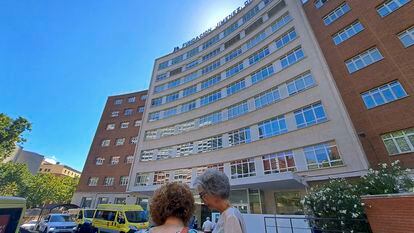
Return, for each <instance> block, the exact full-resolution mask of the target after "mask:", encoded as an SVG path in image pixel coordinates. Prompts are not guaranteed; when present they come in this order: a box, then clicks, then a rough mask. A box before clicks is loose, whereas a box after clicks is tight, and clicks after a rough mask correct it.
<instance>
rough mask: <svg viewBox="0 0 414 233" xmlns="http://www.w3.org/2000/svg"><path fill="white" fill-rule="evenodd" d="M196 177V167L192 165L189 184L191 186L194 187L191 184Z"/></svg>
mask: <svg viewBox="0 0 414 233" xmlns="http://www.w3.org/2000/svg"><path fill="white" fill-rule="evenodd" d="M196 179H197V168H196V167H193V168H192V169H191V184H190V185H189V186H190V187H191V188H194V186H193V184H194V181H195V180H196Z"/></svg>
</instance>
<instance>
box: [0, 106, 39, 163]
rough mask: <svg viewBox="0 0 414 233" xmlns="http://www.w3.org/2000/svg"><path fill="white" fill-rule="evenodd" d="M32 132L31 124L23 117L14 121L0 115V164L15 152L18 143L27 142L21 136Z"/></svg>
mask: <svg viewBox="0 0 414 233" xmlns="http://www.w3.org/2000/svg"><path fill="white" fill-rule="evenodd" d="M30 130H31V124H30V122H29V121H27V120H26V119H25V118H23V117H18V118H17V119H15V120H13V119H12V118H10V117H8V116H7V115H5V114H3V113H0V162H1V161H3V160H4V158H6V157H7V156H9V155H10V153H11V152H12V151H13V150H14V148H15V145H16V143H23V142H25V141H26V139H24V138H23V137H22V136H21V135H22V133H23V132H25V131H30Z"/></svg>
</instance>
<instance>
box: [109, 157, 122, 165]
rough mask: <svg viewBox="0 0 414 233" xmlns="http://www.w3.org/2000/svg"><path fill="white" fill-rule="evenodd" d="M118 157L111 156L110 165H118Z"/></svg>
mask: <svg viewBox="0 0 414 233" xmlns="http://www.w3.org/2000/svg"><path fill="white" fill-rule="evenodd" d="M119 158H120V157H119V156H112V157H111V165H116V164H118V163H119Z"/></svg>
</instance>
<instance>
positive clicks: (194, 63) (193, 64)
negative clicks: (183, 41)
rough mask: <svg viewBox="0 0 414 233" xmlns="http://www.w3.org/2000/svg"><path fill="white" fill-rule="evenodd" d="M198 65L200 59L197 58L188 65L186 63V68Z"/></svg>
mask: <svg viewBox="0 0 414 233" xmlns="http://www.w3.org/2000/svg"><path fill="white" fill-rule="evenodd" d="M197 65H198V60H195V61H192V62H190V63H188V64H187V65H185V68H186V69H191V68H193V67H195V66H197Z"/></svg>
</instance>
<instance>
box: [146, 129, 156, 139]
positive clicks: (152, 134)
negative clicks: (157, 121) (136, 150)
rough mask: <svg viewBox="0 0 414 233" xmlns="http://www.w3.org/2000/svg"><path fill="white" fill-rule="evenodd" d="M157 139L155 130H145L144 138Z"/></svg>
mask: <svg viewBox="0 0 414 233" xmlns="http://www.w3.org/2000/svg"><path fill="white" fill-rule="evenodd" d="M152 139H157V130H150V131H146V132H145V140H152Z"/></svg>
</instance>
